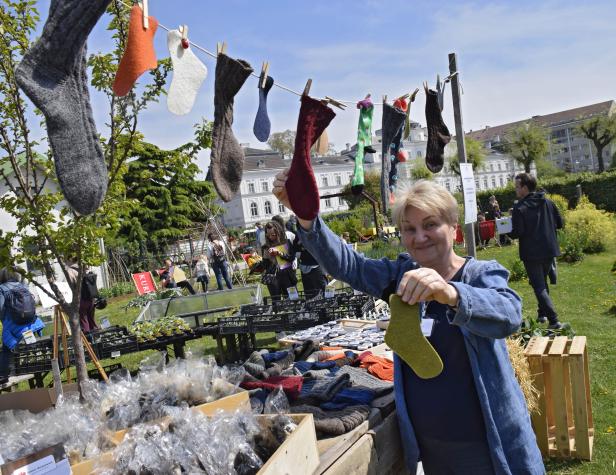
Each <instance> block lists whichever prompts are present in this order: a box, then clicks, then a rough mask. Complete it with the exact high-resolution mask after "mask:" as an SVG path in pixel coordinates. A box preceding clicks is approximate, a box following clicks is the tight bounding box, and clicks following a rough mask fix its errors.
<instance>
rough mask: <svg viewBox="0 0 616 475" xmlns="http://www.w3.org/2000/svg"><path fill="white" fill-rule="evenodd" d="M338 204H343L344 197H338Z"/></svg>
mask: <svg viewBox="0 0 616 475" xmlns="http://www.w3.org/2000/svg"><path fill="white" fill-rule="evenodd" d="M338 206H344V199H343V198H342V196H339V197H338Z"/></svg>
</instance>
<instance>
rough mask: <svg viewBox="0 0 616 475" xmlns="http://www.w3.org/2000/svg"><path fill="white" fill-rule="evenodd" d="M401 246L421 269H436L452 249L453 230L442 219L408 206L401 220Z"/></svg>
mask: <svg viewBox="0 0 616 475" xmlns="http://www.w3.org/2000/svg"><path fill="white" fill-rule="evenodd" d="M401 232H402V244H403V246H404V247H405V248H406V250H407V251H409V254H411V256H412V257H413V259H415V260H416V261H417V263H418V264H419V265H420V266H422V267H431V268H435V267H436V268H438V263H440V262H442V261H443V260H445V259H448V258H449V256H450V253H451V250H452V248H453V240H454V237H455V228H454V227H453V226H451V225H450V224H448V223H447V222H445V221H444V220H443V218H441V217H440V216H438V215H435V214H432V213H430V212H427V211H422V210H420V209H419V208H415V207H412V206H409V207H408V208H406V210H405V212H404V218H403V220H402V229H401Z"/></svg>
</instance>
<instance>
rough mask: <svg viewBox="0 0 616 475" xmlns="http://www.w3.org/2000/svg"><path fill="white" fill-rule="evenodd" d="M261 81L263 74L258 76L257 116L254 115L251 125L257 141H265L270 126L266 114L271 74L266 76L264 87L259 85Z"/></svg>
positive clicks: (272, 83)
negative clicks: (253, 122)
mask: <svg viewBox="0 0 616 475" xmlns="http://www.w3.org/2000/svg"><path fill="white" fill-rule="evenodd" d="M262 82H263V74H261V77H260V78H259V108H258V109H257V116H256V117H255V124H254V125H253V127H252V131H253V132H254V134H255V137H256V138H257V140H258V141H259V142H267V139H268V138H269V136H270V131H271V127H272V124H271V122H270V119H269V116H268V115H267V94H268V93H269V91H270V89H271V88H272V86H273V85H274V79H273V78H272V77H271V76H267V79H266V80H265V87H261V84H262Z"/></svg>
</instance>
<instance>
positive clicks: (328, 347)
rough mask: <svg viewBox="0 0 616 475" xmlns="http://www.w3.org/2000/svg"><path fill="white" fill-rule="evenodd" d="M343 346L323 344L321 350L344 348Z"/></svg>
mask: <svg viewBox="0 0 616 475" xmlns="http://www.w3.org/2000/svg"><path fill="white" fill-rule="evenodd" d="M342 349H343V348H342V347H341V346H322V347H321V350H322V351H336V350H342Z"/></svg>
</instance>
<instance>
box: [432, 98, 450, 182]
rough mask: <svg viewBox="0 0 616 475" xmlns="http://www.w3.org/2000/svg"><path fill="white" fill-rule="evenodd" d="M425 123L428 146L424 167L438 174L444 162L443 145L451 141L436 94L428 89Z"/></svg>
mask: <svg viewBox="0 0 616 475" xmlns="http://www.w3.org/2000/svg"><path fill="white" fill-rule="evenodd" d="M426 123H427V127H428V145H427V146H426V166H427V167H428V170H430V171H431V172H432V173H438V172H440V171H441V169H442V168H443V163H444V162H445V145H447V144H448V143H449V141H450V140H451V134H450V133H449V129H448V128H447V126H446V125H445V122H443V117H442V115H441V108H440V106H439V103H438V93H437V92H436V91H433V90H432V89H430V90H429V91H428V94H427V96H426Z"/></svg>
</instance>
